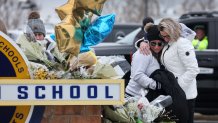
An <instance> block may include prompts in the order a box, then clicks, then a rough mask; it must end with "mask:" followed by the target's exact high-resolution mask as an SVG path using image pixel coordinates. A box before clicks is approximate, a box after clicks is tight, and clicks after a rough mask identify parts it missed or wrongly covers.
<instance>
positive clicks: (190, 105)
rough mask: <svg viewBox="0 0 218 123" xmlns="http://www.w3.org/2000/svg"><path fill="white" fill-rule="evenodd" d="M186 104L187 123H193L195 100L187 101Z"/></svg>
mask: <svg viewBox="0 0 218 123" xmlns="http://www.w3.org/2000/svg"><path fill="white" fill-rule="evenodd" d="M187 104H188V112H189V114H188V123H193V122H194V112H195V111H194V110H195V99H190V100H187Z"/></svg>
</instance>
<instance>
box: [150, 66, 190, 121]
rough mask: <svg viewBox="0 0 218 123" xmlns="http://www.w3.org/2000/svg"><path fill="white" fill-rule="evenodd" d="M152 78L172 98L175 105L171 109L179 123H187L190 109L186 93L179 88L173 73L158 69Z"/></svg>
mask: <svg viewBox="0 0 218 123" xmlns="http://www.w3.org/2000/svg"><path fill="white" fill-rule="evenodd" d="M150 78H153V79H154V80H156V81H157V82H160V83H161V88H162V89H163V91H164V92H165V93H166V95H170V96H171V97H172V100H173V104H172V106H171V108H172V110H173V113H174V114H175V115H176V117H177V118H178V119H179V123H186V122H187V118H188V107H187V101H186V96H185V92H184V91H183V90H182V88H181V87H180V86H179V84H178V82H177V79H176V78H175V76H174V75H173V73H171V72H169V71H167V70H165V69H158V70H156V71H154V72H153V73H152V74H151V76H150Z"/></svg>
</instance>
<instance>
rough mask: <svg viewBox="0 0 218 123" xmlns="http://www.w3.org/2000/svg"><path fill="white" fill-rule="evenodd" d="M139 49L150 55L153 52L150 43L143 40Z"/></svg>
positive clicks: (142, 52)
mask: <svg viewBox="0 0 218 123" xmlns="http://www.w3.org/2000/svg"><path fill="white" fill-rule="evenodd" d="M139 51H140V53H141V54H143V55H149V54H150V53H151V51H150V46H149V43H146V42H144V41H142V42H141V43H140V46H139Z"/></svg>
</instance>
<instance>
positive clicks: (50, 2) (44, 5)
mask: <svg viewBox="0 0 218 123" xmlns="http://www.w3.org/2000/svg"><path fill="white" fill-rule="evenodd" d="M39 1H40V2H39V3H40V6H41V10H40V14H41V18H42V19H43V20H44V21H46V20H47V19H48V15H49V16H50V18H49V22H51V23H54V24H55V23H59V22H60V20H59V18H58V16H57V13H56V12H55V8H56V7H59V6H61V5H63V4H65V3H67V1H68V0H39Z"/></svg>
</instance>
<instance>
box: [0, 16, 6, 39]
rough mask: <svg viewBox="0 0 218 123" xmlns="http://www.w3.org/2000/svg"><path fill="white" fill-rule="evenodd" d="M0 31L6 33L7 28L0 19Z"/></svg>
mask: <svg viewBox="0 0 218 123" xmlns="http://www.w3.org/2000/svg"><path fill="white" fill-rule="evenodd" d="M0 31H2V32H3V33H5V34H6V35H7V34H8V33H7V29H6V27H5V24H4V22H3V21H2V20H1V19H0Z"/></svg>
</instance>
